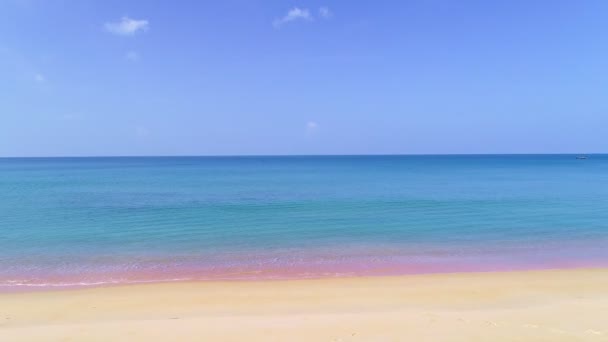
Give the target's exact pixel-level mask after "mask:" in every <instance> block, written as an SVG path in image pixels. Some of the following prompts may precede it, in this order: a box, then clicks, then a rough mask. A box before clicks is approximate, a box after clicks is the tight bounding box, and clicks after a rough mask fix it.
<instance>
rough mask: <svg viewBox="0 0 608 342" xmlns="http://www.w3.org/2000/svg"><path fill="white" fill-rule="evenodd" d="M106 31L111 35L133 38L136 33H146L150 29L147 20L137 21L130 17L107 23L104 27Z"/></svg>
mask: <svg viewBox="0 0 608 342" xmlns="http://www.w3.org/2000/svg"><path fill="white" fill-rule="evenodd" d="M103 27H104V29H105V30H106V31H108V32H110V33H113V34H117V35H120V36H132V35H134V34H135V33H137V32H139V31H142V32H145V31H147V30H148V28H149V27H150V25H149V23H148V21H147V20H145V19H142V20H136V19H131V18H129V17H122V18H120V21H118V22H107V23H105V24H104V25H103Z"/></svg>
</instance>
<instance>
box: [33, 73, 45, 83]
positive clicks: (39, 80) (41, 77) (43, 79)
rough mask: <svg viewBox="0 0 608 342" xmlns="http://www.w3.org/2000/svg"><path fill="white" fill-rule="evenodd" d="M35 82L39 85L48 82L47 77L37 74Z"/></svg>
mask: <svg viewBox="0 0 608 342" xmlns="http://www.w3.org/2000/svg"><path fill="white" fill-rule="evenodd" d="M34 81H36V82H38V83H44V82H46V77H44V75H43V74H41V73H35V74H34Z"/></svg>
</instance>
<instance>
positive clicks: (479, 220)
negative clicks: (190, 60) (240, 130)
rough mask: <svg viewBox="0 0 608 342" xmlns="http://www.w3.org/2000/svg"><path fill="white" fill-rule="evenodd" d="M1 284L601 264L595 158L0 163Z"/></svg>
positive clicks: (603, 189)
mask: <svg viewBox="0 0 608 342" xmlns="http://www.w3.org/2000/svg"><path fill="white" fill-rule="evenodd" d="M0 194H1V196H0V286H1V287H5V288H19V287H25V286H73V285H94V284H105V283H122V282H139V281H163V280H177V279H259V278H262V279H266V278H301V277H323V276H340V275H374V274H403V273H421V272H453V271H491V270H506V269H535V268H555V267H557V268H561V267H578V266H608V156H605V155H591V156H590V157H589V159H586V160H577V159H576V158H575V156H573V155H470V156H465V155H463V156H323V157H320V156H319V157H154V158H144V157H141V158H27V159H26V158H23V159H20V158H6V159H0Z"/></svg>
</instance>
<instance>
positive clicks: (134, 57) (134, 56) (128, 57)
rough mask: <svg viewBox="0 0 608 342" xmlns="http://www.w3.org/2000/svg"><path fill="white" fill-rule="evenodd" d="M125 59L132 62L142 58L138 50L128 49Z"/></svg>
mask: <svg viewBox="0 0 608 342" xmlns="http://www.w3.org/2000/svg"><path fill="white" fill-rule="evenodd" d="M125 59H126V60H128V61H130V62H137V61H138V60H139V59H140V56H139V53H137V51H127V53H126V54H125Z"/></svg>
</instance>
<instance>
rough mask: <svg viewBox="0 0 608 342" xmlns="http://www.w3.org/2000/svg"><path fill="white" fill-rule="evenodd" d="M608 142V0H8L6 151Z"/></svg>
mask: <svg viewBox="0 0 608 342" xmlns="http://www.w3.org/2000/svg"><path fill="white" fill-rule="evenodd" d="M601 152H608V1H604V0H597V1H591V0H590V1H585V0H581V1H560V0H554V1H549V0H547V1H543V0H534V1H523V0H522V1H520V0H514V1H481V0H479V1H468V0H462V1H453V0H445V1H441V0H420V1H415V0H411V1H407V0H406V1H382V0H380V1H350V0H339V1H329V0H323V1H314V0H311V1H308V0H301V1H270V0H269V1H256V0H243V1H237V0H223V1H168V0H167V1H145V0H137V1H133V0H120V1H119V0H104V1H102V0H99V1H92V0H82V1H69V0H44V1H43V0H0V156H132V155H145V156H149V155H291V154H296V155H300V154H305V155H306V154H452V153H458V154H460V153H601Z"/></svg>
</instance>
